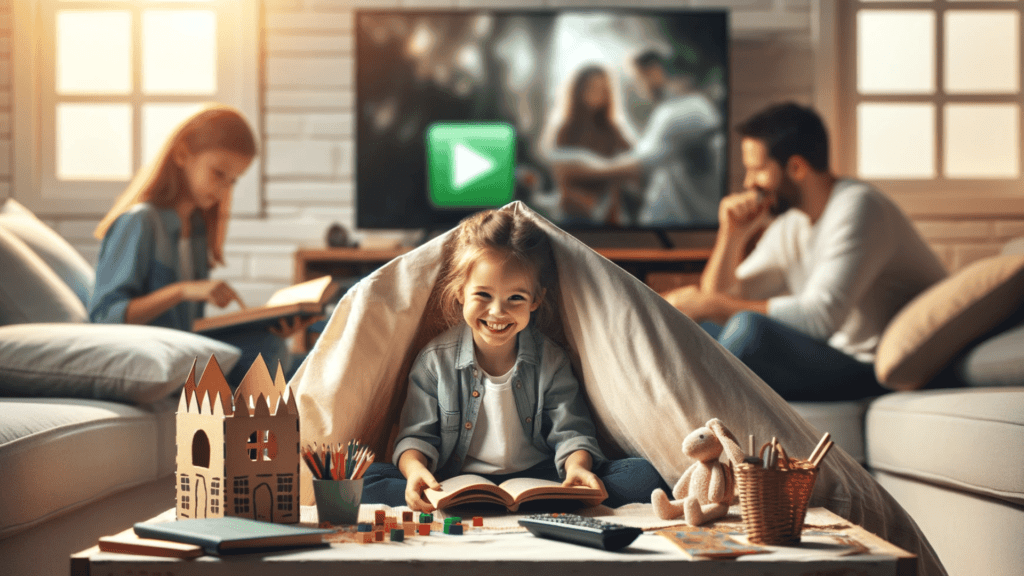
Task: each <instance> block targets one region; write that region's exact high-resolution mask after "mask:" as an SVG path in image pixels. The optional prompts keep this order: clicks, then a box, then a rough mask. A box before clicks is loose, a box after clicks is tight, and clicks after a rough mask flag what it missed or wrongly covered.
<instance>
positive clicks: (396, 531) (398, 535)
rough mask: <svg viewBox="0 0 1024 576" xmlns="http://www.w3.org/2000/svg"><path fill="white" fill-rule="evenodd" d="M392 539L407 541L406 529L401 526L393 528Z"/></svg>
mask: <svg viewBox="0 0 1024 576" xmlns="http://www.w3.org/2000/svg"><path fill="white" fill-rule="evenodd" d="M391 541H392V542H403V541H405V530H402V529H401V528H393V529H392V530H391Z"/></svg>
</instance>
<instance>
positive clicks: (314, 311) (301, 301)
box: [192, 276, 340, 334]
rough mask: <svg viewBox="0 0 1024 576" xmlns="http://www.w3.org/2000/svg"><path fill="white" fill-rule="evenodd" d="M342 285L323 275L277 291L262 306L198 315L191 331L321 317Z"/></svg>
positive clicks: (204, 332) (203, 331)
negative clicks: (199, 316)
mask: <svg viewBox="0 0 1024 576" xmlns="http://www.w3.org/2000/svg"><path fill="white" fill-rule="evenodd" d="M339 287H340V285H339V284H338V282H335V281H334V280H332V279H331V277H330V276H321V277H320V278H316V279H314V280H308V281H306V282H301V283H299V284H295V285H293V286H288V287H287V288H282V289H280V290H278V291H277V292H274V294H273V295H272V296H271V297H270V300H267V303H266V304H264V305H263V306H257V307H253V308H245V309H243V310H238V311H235V312H228V313H227V314H221V315H218V316H210V317H208V318H199V319H198V320H196V321H195V322H194V323H193V324H192V331H193V332H197V333H199V334H211V333H214V332H220V331H223V330H227V329H233V328H235V327H238V326H248V325H266V326H276V325H277V323H278V322H279V321H280V320H281V319H283V318H292V317H295V316H307V317H308V316H319V315H320V314H323V312H324V306H326V305H327V303H328V302H329V301H330V300H331V298H333V297H334V295H335V294H337V292H338V288H339Z"/></svg>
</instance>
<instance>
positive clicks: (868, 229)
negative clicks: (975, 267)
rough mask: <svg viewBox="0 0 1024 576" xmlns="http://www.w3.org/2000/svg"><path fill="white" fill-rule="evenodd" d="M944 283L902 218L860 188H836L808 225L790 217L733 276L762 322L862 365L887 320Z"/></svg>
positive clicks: (797, 215) (848, 183)
mask: <svg viewBox="0 0 1024 576" xmlns="http://www.w3.org/2000/svg"><path fill="white" fill-rule="evenodd" d="M945 276H946V270H945V267H943V265H942V263H941V262H940V261H939V259H938V258H937V257H936V256H935V253H934V252H932V251H931V249H930V248H929V247H928V245H927V244H926V243H925V241H924V240H923V239H922V238H921V236H920V235H918V233H917V231H916V230H915V228H914V225H913V224H912V223H911V222H910V220H909V219H908V218H907V217H906V215H905V214H903V212H902V211H901V210H900V209H899V207H897V206H896V205H895V204H894V203H893V202H892V201H891V200H889V198H887V197H886V196H885V195H884V194H882V193H881V192H879V191H878V190H875V189H874V188H872V187H871V186H869V185H868V184H866V183H864V182H859V181H856V180H840V181H838V182H836V185H835V187H834V188H833V189H832V195H831V196H830V197H829V200H828V204H826V206H825V211H824V212H823V213H822V215H821V218H820V219H819V220H818V222H817V223H815V225H813V226H812V225H811V222H810V219H809V218H808V217H807V215H806V214H804V213H803V212H801V211H799V210H789V211H787V212H786V213H784V214H782V215H781V216H779V217H778V218H776V219H775V221H774V222H772V223H771V224H770V225H769V226H768V228H767V229H766V230H765V232H764V235H763V236H762V237H761V239H760V240H759V241H758V243H757V246H756V247H755V248H754V250H753V252H752V253H751V254H750V256H748V257H747V258H746V259H745V260H744V261H743V262H742V263H740V265H739V267H737V269H736V277H737V278H738V279H739V280H740V283H741V284H740V286H741V292H742V296H743V297H745V298H749V299H768V316H769V317H771V318H773V319H775V320H778V321H780V322H783V323H784V324H787V325H789V326H792V327H793V328H796V329H797V330H799V331H801V332H803V333H805V334H807V335H809V336H811V337H814V338H820V339H822V340H828V343H829V345H831V346H832V347H833V348H836V349H837V350H840V351H842V352H845V353H846V354H849V355H850V356H853V357H854V358H856V359H858V360H860V361H862V362H874V359H875V348H876V347H877V346H878V340H879V339H880V338H881V335H882V332H883V331H884V330H885V327H886V325H887V324H888V323H889V321H890V320H891V319H892V317H893V316H895V315H896V313H897V312H898V311H899V310H900V308H902V307H903V305H904V304H906V303H907V302H909V301H910V300H911V299H912V298H913V297H914V296H916V295H917V294H918V293H920V292H921V291H922V290H924V289H925V288H927V287H929V286H931V285H932V284H934V283H935V282H937V281H939V280H941V279H942V278H944V277H945Z"/></svg>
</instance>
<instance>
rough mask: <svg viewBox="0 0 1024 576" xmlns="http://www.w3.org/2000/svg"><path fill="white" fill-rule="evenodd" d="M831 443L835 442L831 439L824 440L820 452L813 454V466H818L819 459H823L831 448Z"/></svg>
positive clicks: (819, 463)
mask: <svg viewBox="0 0 1024 576" xmlns="http://www.w3.org/2000/svg"><path fill="white" fill-rule="evenodd" d="M833 445H835V442H833V441H831V440H829V441H828V442H826V443H825V447H824V448H822V449H821V452H819V453H818V455H817V456H815V458H814V460H811V464H812V465H813V466H814V467H815V468H817V467H818V466H820V465H821V461H822V460H824V459H825V455H827V454H828V451H829V450H831V449H832V446H833Z"/></svg>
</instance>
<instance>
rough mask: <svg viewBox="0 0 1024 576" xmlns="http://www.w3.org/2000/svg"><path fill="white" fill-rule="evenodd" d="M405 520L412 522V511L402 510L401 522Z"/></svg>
mask: <svg viewBox="0 0 1024 576" xmlns="http://www.w3.org/2000/svg"><path fill="white" fill-rule="evenodd" d="M406 522H412V511H409V510H407V511H405V512H402V523H403V524H404V523H406Z"/></svg>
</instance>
